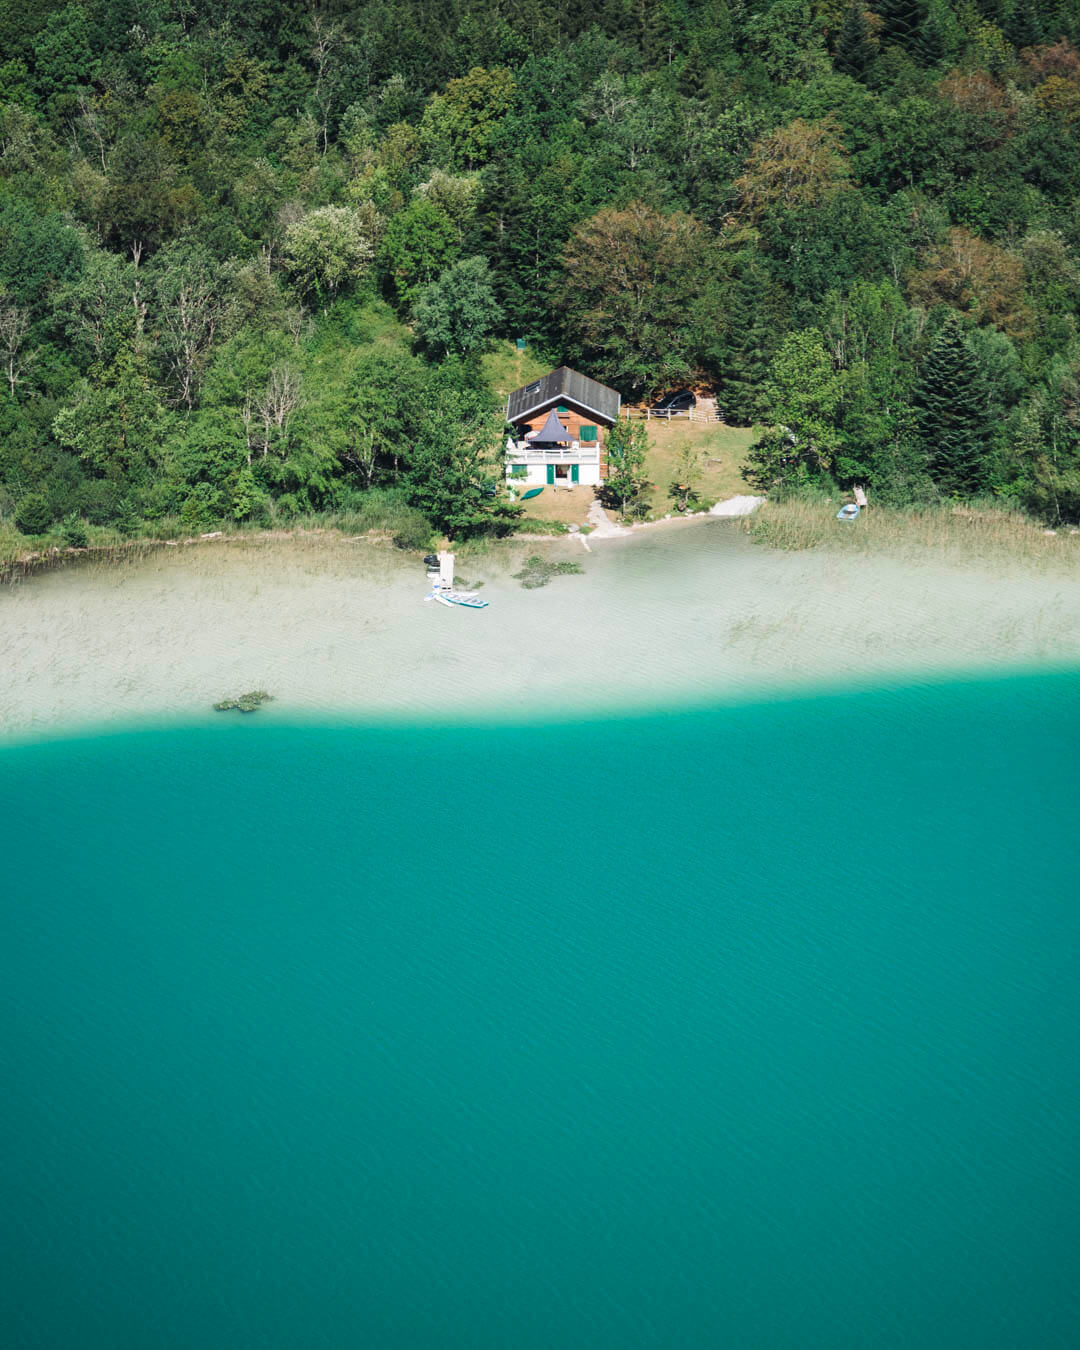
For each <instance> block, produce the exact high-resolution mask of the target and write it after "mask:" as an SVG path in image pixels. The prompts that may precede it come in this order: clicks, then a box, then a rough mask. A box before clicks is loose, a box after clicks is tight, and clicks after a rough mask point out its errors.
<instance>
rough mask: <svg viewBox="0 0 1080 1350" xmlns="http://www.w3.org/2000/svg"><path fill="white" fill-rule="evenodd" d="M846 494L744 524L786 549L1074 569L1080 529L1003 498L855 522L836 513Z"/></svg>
mask: <svg viewBox="0 0 1080 1350" xmlns="http://www.w3.org/2000/svg"><path fill="white" fill-rule="evenodd" d="M843 500H844V499H843V498H841V497H833V498H826V497H814V498H802V497H799V498H789V499H787V500H781V501H770V502H766V503H765V505H764V506H763V507H762V508H761V509H760V510H759V511H757V512H755V513H754V514H753V515H752V516H747V517H746V518H745V519H744V520H743V521H742V522H741V526H742V528H743V529H744V530H746V532H747V533H748V534H749V535H750V536H751V538H752V539H754V540H755V541H756V542H758V543H762V544H767V545H769V546H770V547H771V548H777V549H783V550H785V551H787V552H801V551H805V550H808V549H828V550H831V551H834V552H840V553H856V554H857V553H864V554H891V555H893V556H902V557H913V556H915V555H918V554H938V555H946V556H947V557H948V560H949V561H950V562H953V563H955V562H959V561H963V560H965V559H967V560H970V561H972V562H980V563H986V562H1004V561H1007V560H1012V561H1016V562H1020V563H1022V564H1025V565H1027V566H1034V567H1040V568H1054V567H1075V565H1076V563H1077V561H1078V560H1080V531H1077V530H1075V529H1074V528H1070V527H1068V526H1066V527H1064V528H1062V529H1059V530H1057V531H1048V530H1047V528H1046V527H1045V526H1044V525H1041V524H1040V523H1039V522H1038V521H1035V520H1032V518H1031V517H1030V516H1026V515H1024V514H1023V513H1022V512H1021V511H1019V510H1018V509H1012V508H1009V507H1008V506H1003V505H1002V504H1000V503H997V502H981V503H975V504H967V505H960V504H951V503H950V504H944V503H942V504H935V505H929V506H919V507H907V508H889V507H879V506H871V507H870V509H869V510H867V511H864V512H862V514H861V515H860V516H859V518H858V519H857V520H855V521H851V522H845V521H839V520H837V519H836V513H837V511H838V509H839V507H840V505H841V503H842V501H843Z"/></svg>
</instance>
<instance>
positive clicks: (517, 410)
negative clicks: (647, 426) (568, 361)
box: [506, 366, 620, 487]
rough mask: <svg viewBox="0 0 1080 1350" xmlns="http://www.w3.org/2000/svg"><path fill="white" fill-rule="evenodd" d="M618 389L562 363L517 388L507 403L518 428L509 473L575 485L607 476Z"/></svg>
mask: <svg viewBox="0 0 1080 1350" xmlns="http://www.w3.org/2000/svg"><path fill="white" fill-rule="evenodd" d="M619 403H620V399H619V395H618V394H617V393H616V391H615V390H614V389H609V388H608V387H607V385H605V384H597V382H596V381H595V380H590V379H588V378H587V377H586V376H585V375H579V374H578V373H577V371H576V370H571V369H570V368H569V367H568V366H560V367H559V368H558V370H553V371H552V372H551V374H550V375H545V376H544V378H543V379H542V380H534V381H533V383H532V384H526V385H523V386H522V388H520V389H515V390H514V392H513V393H512V394H511V395H510V397H509V399H508V400H507V403H506V420H507V422H509V423H510V425H511V426H512V427H513V428H514V434H513V436H511V437H510V438H508V440H507V442H506V476H507V478H514V479H520V480H521V481H522V482H523V483H529V484H535V485H539V484H541V483H550V484H552V485H553V486H555V487H571V486H572V485H573V484H575V483H589V484H594V485H595V484H597V483H599V482H601V481H602V479H603V470H604V442H603V436H604V433H605V432H606V431H607V430H608V429H609V428H610V427H612V426H614V425H615V421H616V419H617V418H618V416H619Z"/></svg>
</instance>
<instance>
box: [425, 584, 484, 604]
mask: <svg viewBox="0 0 1080 1350" xmlns="http://www.w3.org/2000/svg"><path fill="white" fill-rule="evenodd" d="M424 599H425V600H438V602H439V604H440V605H461V606H462V608H464V609H487V607H488V602H487V601H486V600H481V599H480V597H479V596H478V595H477V593H476V592H475V591H455V590H453V589H447V588H446V587H445V586H436V587H435V589H434V590H433V591H432V592H431V594H430V595H425V596H424Z"/></svg>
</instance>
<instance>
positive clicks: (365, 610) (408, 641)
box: [0, 519, 1080, 737]
mask: <svg viewBox="0 0 1080 1350" xmlns="http://www.w3.org/2000/svg"><path fill="white" fill-rule="evenodd" d="M665 523H678V522H665ZM592 538H593V537H592V536H590V542H592ZM627 539H633V540H634V541H635V542H634V544H633V545H632V546H627V543H626V540H627ZM536 551H538V544H537V541H536V539H535V537H529V536H525V537H523V538H521V539H518V540H514V541H511V542H510V543H508V544H507V545H503V546H500V547H499V548H497V549H492V550H491V551H489V552H488V553H486V554H475V555H465V556H463V557H462V558H461V560H460V562H459V574H460V575H461V576H462V577H463V578H464V579H465V580H467V581H469V582H470V583H476V582H482V583H483V585H484V594H485V596H486V597H487V599H488V600H489V601H490V604H489V608H487V609H486V610H483V611H478V612H468V611H460V612H459V611H451V610H447V609H445V608H444V607H442V606H434V605H425V604H424V603H423V596H424V594H425V591H426V580H425V577H424V570H423V568H422V567H421V566H420V565H419V564H418V562H417V560H416V559H415V558H412V557H411V556H409V555H402V554H401V553H399V552H398V551H397V550H394V549H391V548H388V547H386V546H385V545H383V546H380V545H379V544H377V543H374V542H372V541H370V540H367V539H365V538H356V537H353V538H351V539H350V538H342V537H334V536H329V535H323V534H320V535H306V536H303V537H295V536H294V537H292V538H285V539H281V538H278V539H273V540H263V541H252V540H250V539H249V540H231V541H224V540H222V541H206V542H204V543H203V544H202V546H200V547H198V548H186V549H185V548H176V549H165V548H162V549H159V550H156V551H154V552H153V553H150V554H143V555H140V556H137V557H135V556H133V557H131V558H129V559H127V560H125V561H123V562H121V563H119V564H118V563H116V562H108V563H106V562H102V563H96V564H84V565H83V566H81V567H78V568H75V569H61V570H55V571H51V572H47V573H43V574H40V575H38V576H36V577H33V578H32V579H30V580H28V581H26V582H24V583H22V584H19V585H16V586H4V587H2V588H0V636H2V641H3V662H2V667H0V736H6V737H23V736H26V735H36V734H55V733H56V732H57V731H58V730H59V731H62V730H64V729H66V728H75V727H79V726H86V725H89V724H94V725H97V724H110V723H114V724H115V723H121V722H130V721H132V720H138V719H139V718H143V717H170V716H185V717H187V716H201V715H205V714H207V713H208V711H209V709H210V706H211V705H212V704H213V703H214V702H216V701H217V700H218V699H221V698H223V697H226V696H234V695H237V694H239V693H242V692H244V691H245V690H247V689H254V688H261V689H267V690H269V691H270V692H271V693H272V694H274V696H275V702H274V704H273V705H272V708H269V709H267V710H265V711H263V712H260V713H258V714H257V716H259V717H270V716H288V715H290V713H291V714H316V715H321V714H328V713H332V712H344V713H347V714H355V715H361V716H392V717H395V718H399V717H405V718H416V717H420V718H425V717H441V716H455V715H479V716H502V715H512V716H515V717H526V718H528V717H534V716H535V717H547V716H564V715H577V714H579V713H582V714H585V713H589V712H592V711H601V710H605V709H613V708H624V707H658V706H659V707H664V706H675V705H678V704H685V703H689V702H700V701H703V700H709V699H725V700H726V699H730V698H741V697H754V696H757V695H759V694H760V693H768V692H770V691H778V690H787V689H792V688H797V687H799V686H806V685H808V684H817V685H821V684H830V683H833V684H835V683H851V682H861V681H865V680H872V679H879V678H883V677H885V678H889V677H893V676H896V677H900V678H904V677H908V676H916V675H919V676H921V675H924V674H930V675H933V674H947V673H949V672H959V671H966V670H986V669H1002V670H1004V669H1011V668H1016V667H1022V666H1031V665H1034V664H1043V665H1046V664H1055V665H1056V664H1067V663H1071V662H1080V576H1075V577H1074V576H1073V575H1072V574H1071V573H1070V574H1068V575H1056V574H1055V575H1050V574H1038V573H1032V572H1031V571H1025V570H1024V569H1022V568H1010V567H1005V566H1003V567H1000V568H985V569H976V568H971V567H960V566H953V565H951V564H947V563H945V562H942V561H941V560H940V559H936V558H932V557H923V558H921V559H919V560H918V561H917V562H908V561H900V560H897V559H887V558H878V557H865V556H862V557H850V556H840V555H837V554H825V553H799V554H786V553H782V552H778V551H774V550H770V549H767V548H762V547H759V546H756V545H754V544H753V543H752V542H751V541H750V540H749V539H748V538H747V537H746V536H745V534H744V532H743V531H742V530H741V529H740V527H739V525H738V523H737V522H725V521H722V520H714V519H705V520H701V519H699V520H697V521H692V522H686V527H685V528H683V529H679V530H667V529H655V530H628V531H626V532H625V533H623V534H620V536H619V537H616V538H612V539H610V540H606V539H602V540H601V541H598V542H596V543H594V544H593V546H592V549H591V551H589V552H585V551H584V550H583V549H582V548H581V547H579V546H578V545H576V544H575V543H574V540H573V539H572V538H570V537H567V538H566V539H565V540H562V541H559V542H557V543H545V544H543V545H542V550H541V551H544V552H545V553H547V554H549V555H550V556H551V557H553V558H567V559H571V560H574V561H577V562H579V563H580V564H581V565H582V566H583V568H584V571H585V575H583V576H571V577H558V578H556V579H555V580H554V581H553V582H552V584H551V585H549V586H547V587H545V588H544V589H542V590H539V591H525V590H523V589H522V588H521V586H520V585H519V583H518V582H516V581H515V580H514V579H513V576H512V573H513V572H514V571H516V570H518V568H519V567H520V564H521V561H522V560H523V559H524V557H526V556H527V555H528V554H529V553H530V552H536Z"/></svg>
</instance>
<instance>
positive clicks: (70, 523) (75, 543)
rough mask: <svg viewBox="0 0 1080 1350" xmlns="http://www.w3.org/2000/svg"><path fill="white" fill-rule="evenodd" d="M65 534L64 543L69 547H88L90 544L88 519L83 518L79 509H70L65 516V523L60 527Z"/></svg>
mask: <svg viewBox="0 0 1080 1350" xmlns="http://www.w3.org/2000/svg"><path fill="white" fill-rule="evenodd" d="M60 528H61V532H62V533H63V536H64V543H65V544H67V546H68V548H87V547H88V546H89V544H90V536H89V534H87V532H86V521H85V520H83V519H82V518H81V516H80V515H79V513H78V511H70V512H69V513H68V514H67V515H66V516H65V517H64V523H63V525H62V526H61V527H60Z"/></svg>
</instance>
